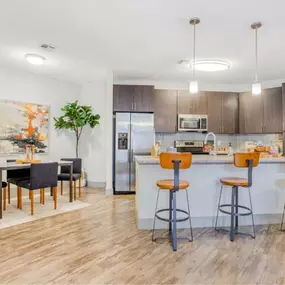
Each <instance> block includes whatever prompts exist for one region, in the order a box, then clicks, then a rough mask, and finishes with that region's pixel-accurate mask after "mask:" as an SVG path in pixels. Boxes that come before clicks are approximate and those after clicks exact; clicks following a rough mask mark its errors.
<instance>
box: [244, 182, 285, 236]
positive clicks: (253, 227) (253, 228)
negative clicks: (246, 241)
mask: <svg viewBox="0 0 285 285" xmlns="http://www.w3.org/2000/svg"><path fill="white" fill-rule="evenodd" d="M248 194H249V202H250V209H251V219H252V232H253V236H252V238H255V225H254V218H253V209H252V201H251V193H250V188H248ZM282 223H283V221H282Z"/></svg>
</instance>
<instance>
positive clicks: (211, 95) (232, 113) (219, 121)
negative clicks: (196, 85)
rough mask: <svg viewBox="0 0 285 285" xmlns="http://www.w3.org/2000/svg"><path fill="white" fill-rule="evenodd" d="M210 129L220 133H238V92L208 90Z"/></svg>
mask: <svg viewBox="0 0 285 285" xmlns="http://www.w3.org/2000/svg"><path fill="white" fill-rule="evenodd" d="M207 96H208V131H209V132H214V133H218V134H236V133H238V130H239V128H238V123H239V122H238V107H239V103H238V94H237V93H233V92H207Z"/></svg>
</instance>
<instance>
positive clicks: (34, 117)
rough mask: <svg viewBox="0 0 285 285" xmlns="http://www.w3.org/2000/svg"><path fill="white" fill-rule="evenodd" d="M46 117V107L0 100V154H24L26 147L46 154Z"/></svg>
mask: <svg viewBox="0 0 285 285" xmlns="http://www.w3.org/2000/svg"><path fill="white" fill-rule="evenodd" d="M48 117H49V107H48V106H46V105H39V104H32V103H23V102H15V101H10V100H0V153H5V154H11V153H25V146H26V145H34V146H35V152H36V153H47V152H48Z"/></svg>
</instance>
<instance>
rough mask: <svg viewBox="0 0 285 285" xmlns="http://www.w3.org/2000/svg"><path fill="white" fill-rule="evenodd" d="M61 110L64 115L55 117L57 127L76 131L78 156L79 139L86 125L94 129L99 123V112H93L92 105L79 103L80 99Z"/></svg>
mask: <svg viewBox="0 0 285 285" xmlns="http://www.w3.org/2000/svg"><path fill="white" fill-rule="evenodd" d="M61 111H62V112H63V115H62V116H60V117H58V118H53V119H54V121H55V124H54V125H55V128H56V129H61V130H63V129H66V130H71V131H74V132H75V136H76V158H78V146H79V140H80V137H81V134H82V131H83V128H84V127H85V126H86V125H89V126H90V127H91V128H92V129H93V128H95V126H96V125H99V119H100V115H99V114H93V110H92V107H91V106H84V105H79V104H78V101H75V102H74V103H68V104H66V105H65V106H64V107H63V108H62V109H61Z"/></svg>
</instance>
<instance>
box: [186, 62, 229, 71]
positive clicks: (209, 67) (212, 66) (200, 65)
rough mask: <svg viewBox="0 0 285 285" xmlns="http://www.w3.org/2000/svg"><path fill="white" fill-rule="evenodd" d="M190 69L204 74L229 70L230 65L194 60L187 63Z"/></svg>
mask: <svg viewBox="0 0 285 285" xmlns="http://www.w3.org/2000/svg"><path fill="white" fill-rule="evenodd" d="M189 65H190V67H191V68H194V66H195V69H196V70H199V71H206V72H214V71H222V70H226V69H229V68H230V66H231V65H230V63H229V62H227V61H222V60H206V59H202V60H196V61H195V63H194V62H190V63H189Z"/></svg>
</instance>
